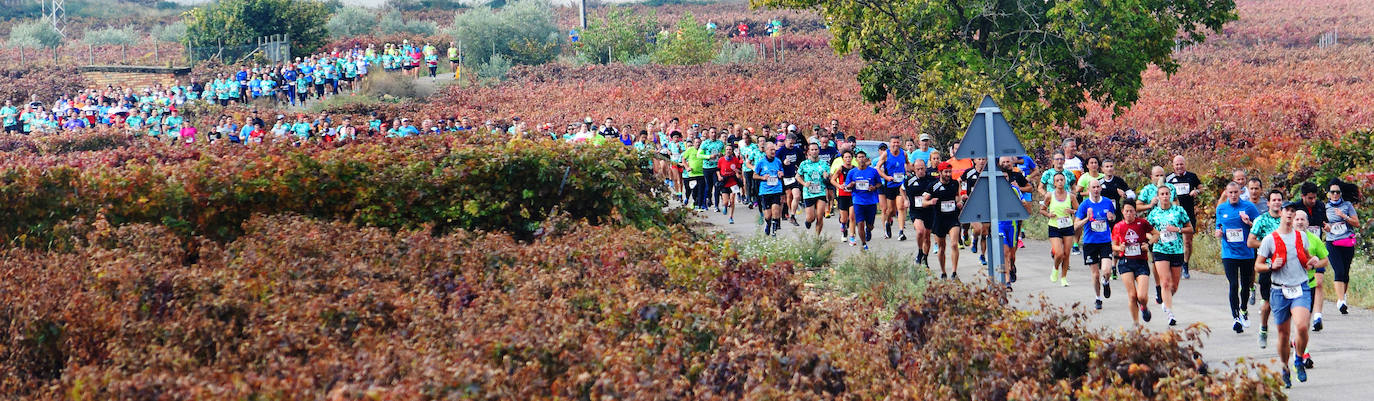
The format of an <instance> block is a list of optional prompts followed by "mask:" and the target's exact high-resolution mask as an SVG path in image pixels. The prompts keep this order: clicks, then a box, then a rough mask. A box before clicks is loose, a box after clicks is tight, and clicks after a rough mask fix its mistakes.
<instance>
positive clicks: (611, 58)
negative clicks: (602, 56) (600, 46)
mask: <svg viewBox="0 0 1374 401" xmlns="http://www.w3.org/2000/svg"><path fill="white" fill-rule="evenodd" d="M613 61H615V56H612V55H611V47H610V46H606V64H610V63H611V62H613Z"/></svg>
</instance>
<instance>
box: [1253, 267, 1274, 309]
mask: <svg viewBox="0 0 1374 401" xmlns="http://www.w3.org/2000/svg"><path fill="white" fill-rule="evenodd" d="M1251 268H1252V269H1253V268H1254V267H1253V266H1251ZM1272 275H1273V273H1271V272H1264V273H1260V274H1259V275H1258V276H1257V277H1256V278H1255V281H1257V282H1258V283H1259V293H1260V294H1268V293H1269V290H1270V289H1273V288H1274V277H1273V276H1272ZM1268 300H1269V299H1268V298H1265V301H1268Z"/></svg>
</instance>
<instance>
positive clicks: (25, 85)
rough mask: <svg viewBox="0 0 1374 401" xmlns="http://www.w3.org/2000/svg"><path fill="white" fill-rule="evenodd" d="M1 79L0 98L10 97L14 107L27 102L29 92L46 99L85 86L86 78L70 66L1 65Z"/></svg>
mask: <svg viewBox="0 0 1374 401" xmlns="http://www.w3.org/2000/svg"><path fill="white" fill-rule="evenodd" d="M0 82H2V83H0V100H4V99H8V100H13V101H14V104H15V106H16V107H17V106H22V105H23V104H24V103H27V102H28V101H29V97H30V96H38V99H39V101H41V102H45V103H46V102H48V101H50V100H51V99H56V98H57V97H58V96H61V95H70V94H72V93H76V91H79V90H81V89H85V88H86V86H87V82H86V79H85V78H83V77H82V76H81V74H80V72H78V71H77V69H76V68H74V67H71V66H66V67H37V68H35V67H20V66H15V67H6V68H0ZM0 103H2V102H0Z"/></svg>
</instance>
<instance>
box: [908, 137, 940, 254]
mask: <svg viewBox="0 0 1374 401" xmlns="http://www.w3.org/2000/svg"><path fill="white" fill-rule="evenodd" d="M907 171H909V172H910V174H908V175H907V177H906V183H905V186H904V187H903V188H902V189H903V191H905V192H906V196H907V205H908V210H907V216H910V219H912V221H913V222H912V224H913V227H915V229H916V264H918V265H925V266H926V267H927V268H929V267H930V262H929V261H928V260H927V259H928V257H929V256H930V231H931V230H932V229H934V228H935V214H934V212H933V210H932V208H931V207H930V204H929V203H928V202H927V201H926V199H927V196H926V194H927V193H929V192H930V190H931V188H932V187H933V186H934V185H935V183H937V182H939V181H940V178H939V176H938V175H936V176H932V175H930V174H929V173H928V169H927V168H926V162H925V160H923V159H915V160H912V163H911V168H910V169H909V170H907Z"/></svg>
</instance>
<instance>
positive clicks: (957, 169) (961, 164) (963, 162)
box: [945, 159, 973, 180]
mask: <svg viewBox="0 0 1374 401" xmlns="http://www.w3.org/2000/svg"><path fill="white" fill-rule="evenodd" d="M945 162H946V163H949V165H950V166H951V167H953V170H952V171H950V173H953V174H952V175H953V176H954V178H955V179H956V180H957V179H959V177H963V176H964V171H966V170H968V169H971V168H973V159H949V160H945Z"/></svg>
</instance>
